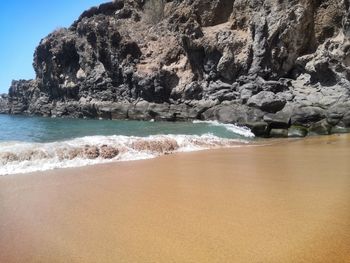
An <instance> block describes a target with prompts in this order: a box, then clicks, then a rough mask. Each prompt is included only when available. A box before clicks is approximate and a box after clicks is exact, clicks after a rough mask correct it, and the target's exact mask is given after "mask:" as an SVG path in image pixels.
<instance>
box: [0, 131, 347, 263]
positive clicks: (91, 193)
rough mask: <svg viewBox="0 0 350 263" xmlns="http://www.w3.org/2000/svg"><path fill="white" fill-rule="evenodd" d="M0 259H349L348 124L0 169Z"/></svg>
mask: <svg viewBox="0 0 350 263" xmlns="http://www.w3.org/2000/svg"><path fill="white" fill-rule="evenodd" d="M0 262H6V263H11V262H26V263H32V262H33V263H34V262H35V263H36V262H45V263H47V262H50V263H53V262H118V263H120V262H269V263H271V262H322V263H325V262H337V263H341V262H350V135H342V136H330V137H314V138H308V139H303V140H296V141H284V142H282V143H277V144H274V145H271V146H259V147H242V148H234V149H224V150H212V151H204V152H197V153H181V154H174V155H170V156H164V157H160V158H157V159H153V160H145V161H137V162H125V163H116V164H108V165H98V166H94V167H84V168H77V169H65V170H56V171H49V172H44V173H35V174H26V175H16V176H5V177H0Z"/></svg>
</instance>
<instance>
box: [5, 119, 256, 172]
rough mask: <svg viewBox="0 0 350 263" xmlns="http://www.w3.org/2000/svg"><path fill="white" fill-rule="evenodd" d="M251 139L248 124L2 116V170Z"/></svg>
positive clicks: (97, 160) (56, 165) (24, 169)
mask: <svg viewBox="0 0 350 263" xmlns="http://www.w3.org/2000/svg"><path fill="white" fill-rule="evenodd" d="M253 138H254V135H253V134H252V133H251V131H250V130H249V129H247V128H244V127H238V126H236V125H233V124H221V123H218V122H201V121H195V122H153V121H127V120H87V119H58V118H57V119H56V118H42V117H23V116H9V115H0V175H8V174H15V173H27V172H34V171H44V170H49V169H56V168H67V167H79V166H85V165H92V164H98V163H106V162H113V161H126V160H139V159H147V158H154V157H156V156H159V155H162V154H166V153H172V152H181V151H195V150H202V149H210V148H218V147H234V146H238V145H242V144H244V143H248V142H249V141H251V140H253Z"/></svg>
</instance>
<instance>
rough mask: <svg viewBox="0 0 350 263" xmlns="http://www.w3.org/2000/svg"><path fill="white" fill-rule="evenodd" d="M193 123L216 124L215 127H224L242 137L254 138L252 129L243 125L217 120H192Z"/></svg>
mask: <svg viewBox="0 0 350 263" xmlns="http://www.w3.org/2000/svg"><path fill="white" fill-rule="evenodd" d="M193 123H206V124H209V125H211V126H216V127H224V128H225V129H226V130H228V131H230V132H233V133H235V134H238V135H241V136H243V137H247V138H254V137H255V135H254V133H252V131H251V130H250V129H249V128H247V127H244V126H237V125H235V124H226V123H220V122H218V121H198V120H196V121H193Z"/></svg>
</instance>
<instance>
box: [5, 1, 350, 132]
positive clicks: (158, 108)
mask: <svg viewBox="0 0 350 263" xmlns="http://www.w3.org/2000/svg"><path fill="white" fill-rule="evenodd" d="M146 1H147V0H146ZM146 1H141V0H134V1H132V0H116V1H114V2H111V3H106V4H102V5H100V6H99V7H93V8H91V9H90V10H87V11H85V12H84V13H83V14H82V15H81V16H80V17H79V18H78V20H77V21H75V22H74V23H73V24H72V26H71V27H70V28H67V29H66V28H62V29H59V30H56V31H55V32H53V33H52V34H50V35H49V36H47V37H46V38H44V39H43V40H41V42H40V44H39V46H38V47H37V49H36V51H35V55H34V63H33V65H34V68H35V72H36V79H35V80H29V81H25V80H20V81H14V82H13V83H12V85H11V87H10V90H9V94H8V95H6V96H1V97H0V113H11V114H30V115H42V116H57V117H62V116H70V117H89V118H97V117H100V118H108V119H126V118H128V119H140V120H149V119H155V120H170V121H176V120H191V119H213V120H218V121H221V122H226V123H237V124H240V125H246V126H248V127H250V128H252V130H253V131H254V132H255V133H256V134H257V135H263V136H268V135H269V134H271V136H277V137H285V136H288V134H291V135H292V136H299V135H300V136H303V135H304V128H305V129H307V131H306V132H308V131H310V134H313V133H321V134H328V133H331V132H332V131H347V129H348V128H350V113H349V112H350V104H349V101H350V100H349V98H350V10H349V6H350V3H349V0H343V1H341V0H324V1H314V0H295V1H289V0H279V1H277V0H268V1H260V2H259V1H245V0H236V1H233V0H183V1H180V0H167V1H164V5H165V9H164V17H163V19H161V21H160V22H159V23H157V24H151V23H150V22H148V21H149V19H146V15H150V14H151V15H152V13H150V10H146V7H145V5H144V4H145V2H146ZM160 1H161V0H160ZM154 10H155V9H154ZM153 15H154V16H156V15H157V16H159V14H153ZM292 127H298V129H295V128H292ZM300 127H301V128H300ZM303 127H304V128H303ZM288 129H289V130H288ZM300 131H302V132H300Z"/></svg>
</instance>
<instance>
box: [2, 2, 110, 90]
mask: <svg viewBox="0 0 350 263" xmlns="http://www.w3.org/2000/svg"><path fill="white" fill-rule="evenodd" d="M104 2H109V1H108V0H60V1H50V0H1V1H0V10H1V15H0V38H1V39H0V93H7V91H8V88H9V86H10V83H11V81H12V79H30V78H34V76H35V74H34V70H33V67H32V62H33V54H34V50H35V47H36V46H37V45H38V44H39V42H40V40H41V39H42V38H44V37H45V36H46V35H48V34H49V33H50V32H52V31H53V30H55V29H56V28H58V27H67V26H70V25H71V24H72V23H73V21H74V20H75V19H77V18H78V16H79V15H80V14H81V13H82V12H83V11H84V10H86V9H88V8H90V7H92V6H95V5H98V4H101V3H104Z"/></svg>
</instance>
